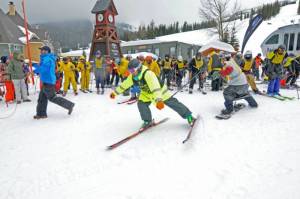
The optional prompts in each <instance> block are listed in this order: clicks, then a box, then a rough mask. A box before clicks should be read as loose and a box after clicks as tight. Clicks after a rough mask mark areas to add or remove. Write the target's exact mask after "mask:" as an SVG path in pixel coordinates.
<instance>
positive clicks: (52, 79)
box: [33, 46, 75, 119]
mask: <svg viewBox="0 0 300 199" xmlns="http://www.w3.org/2000/svg"><path fill="white" fill-rule="evenodd" d="M40 50H41V61H40V64H39V66H38V67H37V68H36V69H35V70H34V73H36V74H39V76H40V79H41V82H42V89H41V91H40V94H39V99H38V105H37V108H36V115H35V116H34V117H33V118H34V119H45V118H47V117H48V116H47V105H48V100H49V101H50V102H52V103H54V104H57V105H59V106H61V107H63V108H65V109H67V110H68V114H69V115H71V114H72V111H73V108H74V106H75V104H74V103H73V102H70V101H69V100H67V99H65V98H62V97H58V96H56V92H55V83H56V76H55V66H56V61H55V60H56V56H55V55H54V54H52V53H51V49H50V48H49V47H48V46H44V47H42V48H40Z"/></svg>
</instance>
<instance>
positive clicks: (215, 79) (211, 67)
mask: <svg viewBox="0 0 300 199" xmlns="http://www.w3.org/2000/svg"><path fill="white" fill-rule="evenodd" d="M223 58H224V52H222V51H221V52H220V53H219V54H217V53H216V52H215V51H213V52H211V54H210V58H209V62H208V72H209V73H210V75H211V77H212V81H211V87H212V91H219V90H220V88H221V87H222V83H223V80H222V78H221V77H220V75H219V74H220V71H221V70H222V68H223V63H222V60H221V59H223Z"/></svg>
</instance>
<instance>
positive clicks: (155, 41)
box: [121, 39, 162, 47]
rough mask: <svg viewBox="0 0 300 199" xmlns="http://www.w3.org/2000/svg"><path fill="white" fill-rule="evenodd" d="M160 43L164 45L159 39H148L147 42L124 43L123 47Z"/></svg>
mask: <svg viewBox="0 0 300 199" xmlns="http://www.w3.org/2000/svg"><path fill="white" fill-rule="evenodd" d="M159 43H162V41H161V40H158V39H146V40H137V41H128V42H122V43H121V46H122V47H127V46H139V45H149V44H159Z"/></svg>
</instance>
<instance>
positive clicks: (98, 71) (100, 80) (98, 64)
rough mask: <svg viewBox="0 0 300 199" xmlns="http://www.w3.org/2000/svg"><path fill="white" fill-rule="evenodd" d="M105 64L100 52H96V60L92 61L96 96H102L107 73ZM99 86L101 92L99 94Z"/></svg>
mask: <svg viewBox="0 0 300 199" xmlns="http://www.w3.org/2000/svg"><path fill="white" fill-rule="evenodd" d="M107 66H108V65H107V64H106V58H105V57H102V53H101V51H100V50H98V51H97V52H96V58H95V61H94V67H93V68H94V74H95V79H96V88H97V94H98V95H99V94H101V95H103V94H104V88H105V83H106V75H107V74H106V73H107V69H106V67H107ZM100 86H101V92H100Z"/></svg>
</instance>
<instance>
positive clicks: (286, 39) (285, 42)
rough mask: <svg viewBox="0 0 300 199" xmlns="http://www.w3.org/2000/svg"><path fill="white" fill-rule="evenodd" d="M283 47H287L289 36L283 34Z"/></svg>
mask: <svg viewBox="0 0 300 199" xmlns="http://www.w3.org/2000/svg"><path fill="white" fill-rule="evenodd" d="M284 45H285V46H288V45H289V34H288V33H286V34H284Z"/></svg>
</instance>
